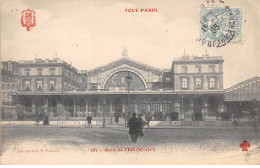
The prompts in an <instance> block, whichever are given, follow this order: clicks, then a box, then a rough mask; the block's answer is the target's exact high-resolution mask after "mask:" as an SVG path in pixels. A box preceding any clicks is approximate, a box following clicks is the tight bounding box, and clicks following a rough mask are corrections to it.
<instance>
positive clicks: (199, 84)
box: [195, 78, 202, 89]
mask: <svg viewBox="0 0 260 168" xmlns="http://www.w3.org/2000/svg"><path fill="white" fill-rule="evenodd" d="M201 87H202V80H201V79H200V78H197V79H196V80H195V88H196V89H200V88H201Z"/></svg>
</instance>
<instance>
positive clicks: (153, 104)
mask: <svg viewBox="0 0 260 168" xmlns="http://www.w3.org/2000/svg"><path fill="white" fill-rule="evenodd" d="M151 111H152V112H159V111H160V102H159V100H152V101H151Z"/></svg>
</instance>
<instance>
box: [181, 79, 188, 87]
mask: <svg viewBox="0 0 260 168" xmlns="http://www.w3.org/2000/svg"><path fill="white" fill-rule="evenodd" d="M181 86H182V89H188V79H186V78H184V79H182V81H181Z"/></svg>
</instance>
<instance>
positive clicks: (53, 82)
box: [50, 80, 55, 90]
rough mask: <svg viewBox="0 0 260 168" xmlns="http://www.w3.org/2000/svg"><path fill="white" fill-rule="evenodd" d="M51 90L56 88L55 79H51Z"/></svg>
mask: <svg viewBox="0 0 260 168" xmlns="http://www.w3.org/2000/svg"><path fill="white" fill-rule="evenodd" d="M50 90H55V81H54V80H50Z"/></svg>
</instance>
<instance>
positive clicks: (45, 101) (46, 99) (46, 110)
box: [44, 97, 49, 115]
mask: <svg viewBox="0 0 260 168" xmlns="http://www.w3.org/2000/svg"><path fill="white" fill-rule="evenodd" d="M48 108H49V107H48V97H45V98H44V113H45V115H49V110H48Z"/></svg>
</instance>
